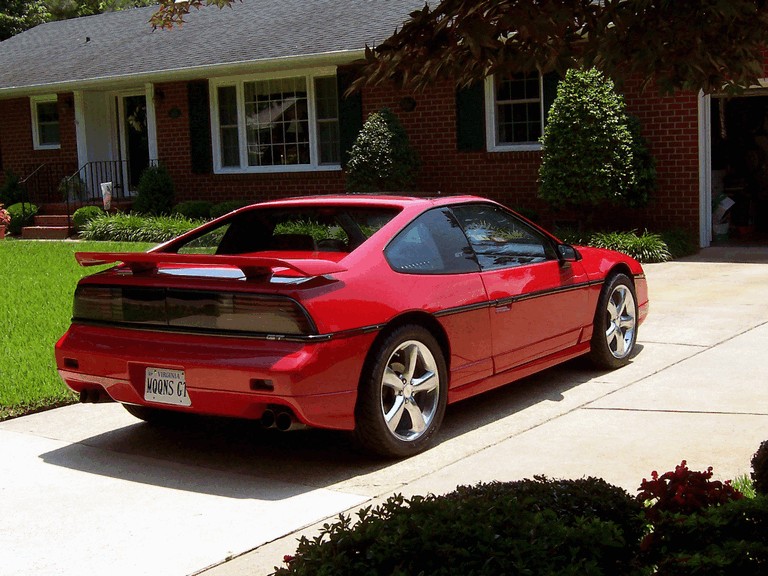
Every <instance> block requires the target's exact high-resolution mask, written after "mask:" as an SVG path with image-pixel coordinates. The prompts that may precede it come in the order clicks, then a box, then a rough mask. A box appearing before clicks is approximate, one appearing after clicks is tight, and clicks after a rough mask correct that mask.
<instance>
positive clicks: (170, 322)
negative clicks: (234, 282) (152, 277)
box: [73, 286, 315, 336]
mask: <svg viewBox="0 0 768 576" xmlns="http://www.w3.org/2000/svg"><path fill="white" fill-rule="evenodd" d="M73 315H74V320H81V321H94V322H106V323H114V324H137V325H148V326H153V327H157V326H167V327H168V328H171V329H181V330H183V329H189V330H195V331H202V332H238V333H255V334H265V335H287V336H302V335H310V334H314V333H315V328H314V325H313V324H312V321H311V320H310V318H309V316H308V315H307V313H306V311H305V310H304V308H303V307H302V306H301V305H299V303H298V302H296V301H295V300H292V299H290V298H284V297H280V296H265V295H258V294H243V293H238V292H223V293H222V292H204V291H195V290H175V289H166V288H120V287H115V288H112V287H102V286H80V287H78V288H77V290H76V291H75V305H74V314H73Z"/></svg>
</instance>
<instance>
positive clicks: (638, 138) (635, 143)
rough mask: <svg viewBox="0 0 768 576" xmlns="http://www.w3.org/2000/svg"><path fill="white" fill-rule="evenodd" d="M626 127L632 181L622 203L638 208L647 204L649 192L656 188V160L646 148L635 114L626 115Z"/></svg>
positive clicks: (638, 120)
mask: <svg viewBox="0 0 768 576" xmlns="http://www.w3.org/2000/svg"><path fill="white" fill-rule="evenodd" d="M627 129H628V130H629V135H630V146H631V149H632V172H633V174H634V182H632V183H631V184H630V185H629V187H628V188H627V191H626V195H625V198H624V200H625V202H624V203H625V204H626V205H627V206H629V207H630V208H640V207H643V206H645V205H646V204H648V200H650V198H651V194H652V193H653V191H654V190H656V161H655V160H654V158H653V156H652V155H651V151H650V150H649V149H648V142H647V141H646V140H645V138H644V137H643V133H642V128H641V126H640V119H639V118H638V117H637V116H631V115H629V116H627Z"/></svg>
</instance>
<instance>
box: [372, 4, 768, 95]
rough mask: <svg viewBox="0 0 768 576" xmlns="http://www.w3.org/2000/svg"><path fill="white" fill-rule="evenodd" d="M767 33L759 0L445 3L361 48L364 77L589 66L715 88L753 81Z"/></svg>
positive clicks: (462, 77) (615, 74)
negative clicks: (364, 48)
mask: <svg viewBox="0 0 768 576" xmlns="http://www.w3.org/2000/svg"><path fill="white" fill-rule="evenodd" d="M766 40H768V8H767V7H766V2H765V0H697V1H696V2H681V1H675V0H603V1H601V2H594V1H593V0H443V1H442V2H440V3H439V4H434V3H432V7H430V6H425V7H424V8H423V9H422V10H420V11H416V12H413V13H411V15H410V17H409V19H408V20H407V21H406V22H405V24H404V25H403V26H402V28H401V29H400V30H399V31H397V32H396V33H395V34H394V35H393V36H391V37H390V38H389V39H387V40H386V41H384V42H383V43H382V44H380V45H379V46H377V47H375V48H373V49H372V48H368V49H367V50H366V62H365V65H364V68H363V72H364V74H363V76H364V80H363V81H362V82H367V83H378V82H382V81H389V80H394V81H396V82H399V83H402V84H404V85H409V86H413V87H417V88H418V87H424V86H427V85H429V83H430V82H432V81H434V80H435V79H436V78H438V77H441V76H443V75H445V74H448V75H450V76H453V77H455V78H456V79H457V82H458V84H460V85H467V84H470V83H472V82H474V81H476V80H478V79H481V78H484V77H485V76H487V75H490V74H510V73H515V72H531V71H534V70H539V71H550V70H556V71H558V72H560V73H561V74H564V73H565V71H566V70H568V69H570V68H574V67H582V68H588V67H596V68H598V69H600V70H601V71H603V72H604V73H605V74H606V75H608V76H609V77H611V78H614V79H620V78H627V77H639V78H641V79H642V80H643V82H644V86H645V85H647V84H648V83H650V82H655V84H656V86H657V87H658V89H659V90H660V91H662V92H666V93H669V92H673V91H675V90H680V89H694V90H698V89H703V90H704V91H705V92H715V91H719V90H722V89H723V87H731V88H739V87H742V88H743V87H748V86H750V85H755V84H757V79H758V78H759V77H760V76H761V75H762V64H763V52H762V49H763V47H764V46H766V45H768V42H767V41H766ZM359 85H360V84H358V86H359Z"/></svg>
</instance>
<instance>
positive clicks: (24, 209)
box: [7, 202, 38, 234]
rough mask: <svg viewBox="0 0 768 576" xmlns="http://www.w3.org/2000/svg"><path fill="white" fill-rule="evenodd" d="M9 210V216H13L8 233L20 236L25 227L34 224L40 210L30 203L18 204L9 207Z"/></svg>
mask: <svg viewBox="0 0 768 576" xmlns="http://www.w3.org/2000/svg"><path fill="white" fill-rule="evenodd" d="M7 210H8V214H10V216H11V223H10V225H9V226H8V232H10V233H11V234H19V233H20V232H21V229H22V228H24V226H29V225H30V224H32V221H33V220H34V219H35V214H37V210H38V208H37V206H35V205H34V204H30V203H29V202H23V203H22V202H17V203H16V204H11V205H10V206H8V208H7Z"/></svg>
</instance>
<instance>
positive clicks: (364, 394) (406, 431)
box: [354, 325, 448, 458]
mask: <svg viewBox="0 0 768 576" xmlns="http://www.w3.org/2000/svg"><path fill="white" fill-rule="evenodd" d="M447 398H448V379H447V369H446V364H445V358H444V355H443V351H442V349H441V348H440V345H439V344H438V343H437V340H436V339H435V338H434V336H432V334H431V333H430V332H429V331H428V330H426V329H425V328H423V327H421V326H417V325H406V326H401V327H399V328H397V329H395V330H394V331H392V332H391V333H390V334H389V335H388V336H387V337H386V338H384V340H382V341H381V342H380V344H379V345H378V346H377V347H376V348H375V349H374V351H373V354H372V356H370V358H369V361H368V362H367V363H366V368H365V370H364V373H363V376H362V378H361V381H360V386H359V390H358V398H357V404H356V406H355V432H354V436H355V440H356V441H357V444H358V445H359V446H360V447H361V448H362V449H363V450H364V451H366V452H371V453H374V454H377V455H379V456H385V457H390V458H404V457H408V456H412V455H414V454H418V453H419V452H422V451H423V450H425V449H426V448H427V447H428V446H429V445H430V444H431V443H432V440H433V438H434V435H435V432H437V430H438V429H439V428H440V424H441V423H442V421H443V416H444V415H445V405H446V401H447Z"/></svg>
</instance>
